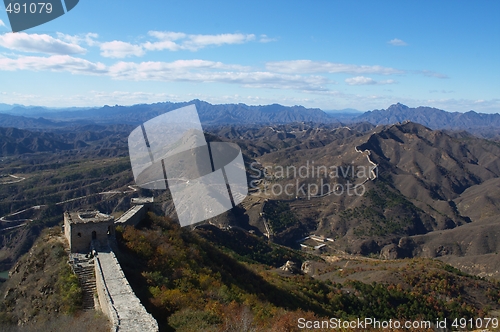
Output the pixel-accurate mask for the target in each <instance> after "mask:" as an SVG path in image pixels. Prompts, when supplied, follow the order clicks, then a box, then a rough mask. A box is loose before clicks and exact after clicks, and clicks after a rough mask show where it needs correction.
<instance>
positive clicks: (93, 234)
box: [92, 231, 97, 240]
mask: <svg viewBox="0 0 500 332" xmlns="http://www.w3.org/2000/svg"><path fill="white" fill-rule="evenodd" d="M95 239H97V233H96V232H95V231H92V240H95Z"/></svg>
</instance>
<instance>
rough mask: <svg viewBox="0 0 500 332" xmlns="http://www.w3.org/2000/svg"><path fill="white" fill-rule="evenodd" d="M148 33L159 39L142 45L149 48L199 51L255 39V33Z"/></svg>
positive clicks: (155, 49)
mask: <svg viewBox="0 0 500 332" xmlns="http://www.w3.org/2000/svg"><path fill="white" fill-rule="evenodd" d="M148 35H150V36H152V37H154V38H156V39H158V41H155V42H149V41H148V42H146V43H144V44H143V45H142V46H143V47H144V48H145V49H147V50H154V51H161V50H169V51H178V50H190V51H197V50H199V49H202V48H205V47H207V46H212V45H213V46H221V45H225V44H226V45H231V44H243V43H246V42H249V41H252V40H255V35H254V34H241V33H225V34H219V35H188V34H185V33H182V32H171V31H149V32H148Z"/></svg>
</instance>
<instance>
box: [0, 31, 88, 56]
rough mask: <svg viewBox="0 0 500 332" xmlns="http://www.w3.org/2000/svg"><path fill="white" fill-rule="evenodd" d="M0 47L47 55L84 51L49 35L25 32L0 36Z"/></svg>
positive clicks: (76, 45)
mask: <svg viewBox="0 0 500 332" xmlns="http://www.w3.org/2000/svg"><path fill="white" fill-rule="evenodd" d="M0 46H1V47H5V48H7V49H10V50H15V51H21V52H33V53H48V54H81V53H86V51H87V50H86V49H84V48H82V47H81V46H79V45H78V44H75V43H67V42H65V41H62V40H60V39H56V38H53V37H51V36H49V35H45V34H43V35H39V34H27V33H25V32H16V33H6V34H3V35H0Z"/></svg>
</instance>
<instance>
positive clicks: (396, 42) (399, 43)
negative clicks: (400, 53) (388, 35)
mask: <svg viewBox="0 0 500 332" xmlns="http://www.w3.org/2000/svg"><path fill="white" fill-rule="evenodd" d="M387 43H388V44H391V45H394V46H407V45H408V44H407V43H405V42H404V41H402V40H401V39H398V38H394V39H391V40H389V41H388V42H387Z"/></svg>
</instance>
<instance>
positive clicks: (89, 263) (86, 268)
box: [72, 254, 97, 310]
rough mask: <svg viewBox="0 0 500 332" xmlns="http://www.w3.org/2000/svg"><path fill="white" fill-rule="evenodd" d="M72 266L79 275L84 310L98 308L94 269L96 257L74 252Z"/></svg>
mask: <svg viewBox="0 0 500 332" xmlns="http://www.w3.org/2000/svg"><path fill="white" fill-rule="evenodd" d="M72 256H73V257H72V258H73V262H72V267H73V271H74V272H75V274H76V275H77V277H78V281H79V283H80V287H81V288H82V292H83V310H94V309H95V308H96V304H95V300H94V294H96V289H97V288H96V281H95V272H94V271H95V270H94V258H86V257H85V255H78V254H73V255H72Z"/></svg>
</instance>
